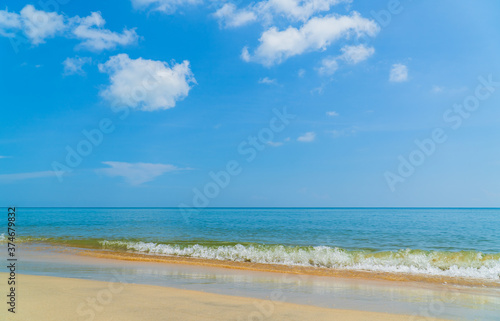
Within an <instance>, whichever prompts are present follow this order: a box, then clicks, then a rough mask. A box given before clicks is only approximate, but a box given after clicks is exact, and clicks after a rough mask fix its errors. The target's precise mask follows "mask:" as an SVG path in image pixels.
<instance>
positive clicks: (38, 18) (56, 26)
mask: <svg viewBox="0 0 500 321" xmlns="http://www.w3.org/2000/svg"><path fill="white" fill-rule="evenodd" d="M20 16H21V20H22V24H23V29H24V33H25V34H26V36H27V37H28V38H29V39H30V40H31V43H32V44H34V45H38V44H41V43H44V42H45V39H47V38H53V37H55V35H56V34H58V33H60V32H62V31H63V30H64V29H65V28H66V26H65V24H64V17H63V16H62V15H59V14H57V13H55V12H45V11H42V10H36V9H35V7H33V6H32V5H27V6H25V7H24V8H23V9H22V10H21V13H20Z"/></svg>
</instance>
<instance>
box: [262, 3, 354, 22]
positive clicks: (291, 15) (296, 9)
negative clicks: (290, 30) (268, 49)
mask: <svg viewBox="0 0 500 321" xmlns="http://www.w3.org/2000/svg"><path fill="white" fill-rule="evenodd" d="M341 2H351V0H266V1H261V2H258V3H257V4H256V5H255V7H254V8H255V10H256V11H257V12H259V14H260V15H262V16H264V17H266V18H267V19H269V16H271V15H273V14H274V15H278V16H285V17H286V18H288V19H289V20H292V21H306V20H308V19H309V18H310V17H312V16H313V15H315V14H316V13H319V12H325V11H329V10H330V8H331V7H332V6H334V5H336V4H339V3H341Z"/></svg>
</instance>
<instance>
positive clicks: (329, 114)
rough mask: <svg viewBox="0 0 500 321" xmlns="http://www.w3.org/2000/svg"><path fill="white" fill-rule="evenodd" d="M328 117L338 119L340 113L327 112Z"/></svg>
mask: <svg viewBox="0 0 500 321" xmlns="http://www.w3.org/2000/svg"><path fill="white" fill-rule="evenodd" d="M326 115H327V116H330V117H337V116H338V115H339V113H337V112H336V111H327V112H326Z"/></svg>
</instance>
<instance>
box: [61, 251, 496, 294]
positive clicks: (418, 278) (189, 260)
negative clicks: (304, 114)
mask: <svg viewBox="0 0 500 321" xmlns="http://www.w3.org/2000/svg"><path fill="white" fill-rule="evenodd" d="M64 247H65V248H68V247H67V246H64ZM73 249H75V250H76V251H75V254H77V255H81V256H90V257H95V258H107V259H115V260H125V261H135V262H156V263H168V264H186V265H196V266H208V267H217V268H225V269H238V270H249V271H259V272H272V273H287V274H299V275H313V276H324V277H334V278H344V279H362V280H383V281H393V282H407V283H420V284H433V285H457V286H467V287H480V288H485V287H486V288H500V283H499V282H494V281H489V280H482V279H473V278H458V277H448V276H430V275H419V274H409V273H390V272H374V271H364V270H348V269H345V270H342V269H332V268H321V267H307V266H297V265H281V264H266V263H252V262H235V261H226V260H211V259H202V258H193V257H183V256H166V255H153V254H145V253H137V252H115V251H108V250H95V249H92V250H89V249H80V250H78V249H76V248H73Z"/></svg>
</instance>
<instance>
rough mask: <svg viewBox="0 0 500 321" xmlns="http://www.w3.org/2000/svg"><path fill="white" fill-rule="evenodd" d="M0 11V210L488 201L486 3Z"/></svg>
mask: <svg viewBox="0 0 500 321" xmlns="http://www.w3.org/2000/svg"><path fill="white" fill-rule="evenodd" d="M2 6H3V7H1V8H0V46H1V51H0V73H1V75H2V77H0V95H1V97H2V104H1V116H2V117H1V119H2V126H1V128H0V193H1V195H3V196H2V198H1V200H2V204H3V206H8V205H9V206H10V205H16V206H174V207H175V206H179V205H181V206H188V207H191V206H200V207H203V206H500V203H499V199H500V197H499V196H500V180H499V174H498V173H500V148H499V144H498V141H499V138H500V130H499V128H500V127H499V125H500V108H499V103H500V83H498V82H500V63H499V57H500V42H499V41H498V39H500V37H499V36H500V28H499V27H500V23H499V22H498V21H500V19H499V17H498V13H499V12H500V4H499V3H498V2H496V1H492V0H491V1H481V2H471V1H451V0H450V1H440V2H439V3H436V2H435V1H404V0H402V1H399V2H398V1H368V0H364V1H363V0H353V1H341V0H316V1H312V0H303V1H298V0H281V1H278V0H262V1H260V2H259V1H256V2H243V1H238V2H231V1H227V2H225V1H208V0H188V1H182V0H131V1H130V2H127V1H106V2H102V1H85V2H84V1H71V0H70V1H67V0H65V1H57V0H56V1H50V2H49V1H40V2H33V3H31V2H26V3H21V2H18V1H10V0H9V1H4V2H3V4H2ZM391 11H392V13H391ZM388 17H390V21H389V19H388ZM454 105H459V107H454ZM464 105H467V106H466V107H465V109H464V107H463V106H464ZM287 113H288V114H290V115H294V117H293V118H292V117H291V116H290V118H286V117H285V118H284V119H282V118H283V114H287ZM278 114H280V115H281V116H282V118H280V117H279V116H277V115H278ZM271 123H273V124H274V127H273V126H271ZM277 128H279V129H280V130H276V129H277ZM436 130H437V133H436ZM84 131H85V132H86V133H93V134H94V136H92V137H93V138H88V137H87V136H86V135H85V134H84ZM97 131H98V132H99V133H97V134H96V132H97ZM259 135H260V138H259ZM270 135H271V136H270ZM252 136H254V137H257V138H256V142H255V145H252V142H251V141H252V139H251V137H252ZM249 137H250V138H249ZM92 139H93V141H92ZM259 139H260V140H259ZM415 140H418V141H419V142H420V143H415ZM419 144H420V145H419ZM419 146H424V147H419ZM249 149H253V150H254V151H249ZM68 150H69V151H70V152H68ZM71 151H72V152H71ZM68 153H70V154H72V155H73V157H76V160H75V158H71V157H69V158H68ZM74 153H76V154H77V156H75V155H74ZM250 155H254V156H255V157H252V159H251V160H249V158H250V157H249V156H250ZM68 159H69V160H70V162H68ZM71 160H73V162H71ZM228 166H229V167H230V168H231V169H232V171H231V170H228ZM221 171H224V173H221ZM211 172H212V174H210V173H211ZM229 172H231V173H232V174H227V173H229ZM228 175H229V176H228ZM214 177H215V178H214ZM228 177H229V179H228Z"/></svg>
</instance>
